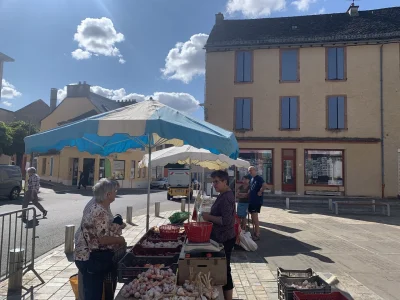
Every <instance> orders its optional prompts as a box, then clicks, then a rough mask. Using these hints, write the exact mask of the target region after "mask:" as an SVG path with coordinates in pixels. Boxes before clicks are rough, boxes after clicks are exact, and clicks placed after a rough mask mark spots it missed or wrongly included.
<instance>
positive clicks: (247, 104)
mask: <svg viewBox="0 0 400 300" xmlns="http://www.w3.org/2000/svg"><path fill="white" fill-rule="evenodd" d="M242 118H243V129H247V130H250V129H251V100H250V99H243V115H242Z"/></svg>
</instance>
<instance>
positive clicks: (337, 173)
mask: <svg viewBox="0 0 400 300" xmlns="http://www.w3.org/2000/svg"><path fill="white" fill-rule="evenodd" d="M304 169H305V184H309V185H334V186H342V185H343V151H342V150H305V151H304Z"/></svg>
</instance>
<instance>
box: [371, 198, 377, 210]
mask: <svg viewBox="0 0 400 300" xmlns="http://www.w3.org/2000/svg"><path fill="white" fill-rule="evenodd" d="M372 204H373V205H372V210H373V211H374V212H376V206H375V200H372Z"/></svg>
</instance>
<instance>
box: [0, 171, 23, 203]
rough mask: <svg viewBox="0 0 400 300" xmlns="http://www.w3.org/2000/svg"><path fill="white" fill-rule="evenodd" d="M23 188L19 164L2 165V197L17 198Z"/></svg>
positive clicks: (0, 184) (0, 181)
mask: <svg viewBox="0 0 400 300" xmlns="http://www.w3.org/2000/svg"><path fill="white" fill-rule="evenodd" d="M21 190H22V174H21V169H20V167H18V166H9V165H0V197H8V198H10V199H11V200H17V199H18V198H19V194H20V193H21Z"/></svg>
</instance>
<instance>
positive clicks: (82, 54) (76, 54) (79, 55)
mask: <svg viewBox="0 0 400 300" xmlns="http://www.w3.org/2000/svg"><path fill="white" fill-rule="evenodd" d="M71 54H72V57H73V58H75V59H77V60H81V59H89V58H90V57H91V56H92V53H90V52H89V51H84V50H82V49H76V50H75V51H73V52H71Z"/></svg>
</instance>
